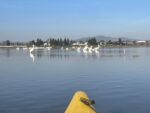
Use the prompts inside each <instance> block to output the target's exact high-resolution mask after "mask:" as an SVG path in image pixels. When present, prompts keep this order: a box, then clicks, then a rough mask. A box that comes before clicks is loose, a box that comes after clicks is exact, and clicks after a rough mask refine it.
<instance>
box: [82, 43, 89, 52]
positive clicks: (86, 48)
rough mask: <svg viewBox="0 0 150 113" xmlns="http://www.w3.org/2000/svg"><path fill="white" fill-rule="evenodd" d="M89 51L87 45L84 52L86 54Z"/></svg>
mask: <svg viewBox="0 0 150 113" xmlns="http://www.w3.org/2000/svg"><path fill="white" fill-rule="evenodd" d="M87 50H88V46H87V45H86V46H85V47H84V48H83V52H84V53H87Z"/></svg>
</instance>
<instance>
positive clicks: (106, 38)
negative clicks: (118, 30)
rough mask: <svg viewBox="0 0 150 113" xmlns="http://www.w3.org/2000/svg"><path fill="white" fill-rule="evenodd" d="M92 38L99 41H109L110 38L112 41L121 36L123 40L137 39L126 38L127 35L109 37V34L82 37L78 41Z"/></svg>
mask: <svg viewBox="0 0 150 113" xmlns="http://www.w3.org/2000/svg"><path fill="white" fill-rule="evenodd" d="M91 38H96V40H97V41H101V40H104V41H106V42H107V41H109V40H111V41H118V39H119V38H121V39H122V41H133V40H136V39H130V38H126V37H118V38H116V37H109V36H93V37H84V38H80V39H77V40H76V41H83V42H85V41H87V40H89V39H91Z"/></svg>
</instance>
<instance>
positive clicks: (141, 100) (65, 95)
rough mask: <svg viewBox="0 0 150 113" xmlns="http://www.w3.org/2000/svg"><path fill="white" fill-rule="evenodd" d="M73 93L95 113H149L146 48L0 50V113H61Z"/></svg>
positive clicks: (148, 56)
mask: <svg viewBox="0 0 150 113" xmlns="http://www.w3.org/2000/svg"><path fill="white" fill-rule="evenodd" d="M77 90H84V91H86V92H87V93H88V95H89V97H90V98H92V99H94V100H95V101H96V105H95V107H96V109H97V111H98V113H150V48H126V49H123V48H122V49H119V48H115V49H101V50H100V53H99V54H84V53H82V52H81V53H78V52H77V51H75V50H74V51H71V50H70V51H64V50H58V49H53V50H50V51H48V50H44V49H43V50H42V49H41V50H36V51H35V52H34V54H29V52H28V50H22V49H21V50H19V51H18V50H16V49H0V113H64V111H65V109H66V107H67V105H68V103H69V101H70V99H71V98H72V95H73V94H74V92H75V91H77Z"/></svg>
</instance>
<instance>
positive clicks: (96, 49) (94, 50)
mask: <svg viewBox="0 0 150 113" xmlns="http://www.w3.org/2000/svg"><path fill="white" fill-rule="evenodd" d="M100 48H101V47H100V45H98V46H97V47H93V46H88V45H85V46H84V47H74V46H73V47H71V48H68V47H66V48H64V47H62V48H60V50H62V51H63V50H65V51H69V50H76V51H77V52H78V53H80V52H83V53H89V54H92V53H99V50H100ZM27 49H28V50H29V52H30V54H33V52H34V51H35V50H37V49H47V50H48V51H50V50H51V49H52V47H35V45H33V46H32V47H30V48H27V47H25V48H23V50H27ZM16 50H20V48H16Z"/></svg>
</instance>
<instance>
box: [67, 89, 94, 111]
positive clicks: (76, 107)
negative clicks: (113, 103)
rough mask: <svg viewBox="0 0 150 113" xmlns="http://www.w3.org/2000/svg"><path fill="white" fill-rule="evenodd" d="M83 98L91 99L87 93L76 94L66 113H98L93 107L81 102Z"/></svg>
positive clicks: (79, 92)
mask: <svg viewBox="0 0 150 113" xmlns="http://www.w3.org/2000/svg"><path fill="white" fill-rule="evenodd" d="M81 98H85V99H89V98H88V96H87V94H86V93H85V92H83V91H78V92H76V93H75V94H74V96H73V98H72V100H71V102H70V104H69V106H68V107H67V109H66V111H65V113H96V111H95V110H94V109H93V108H92V107H90V106H89V105H86V104H84V103H83V102H82V101H81Z"/></svg>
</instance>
